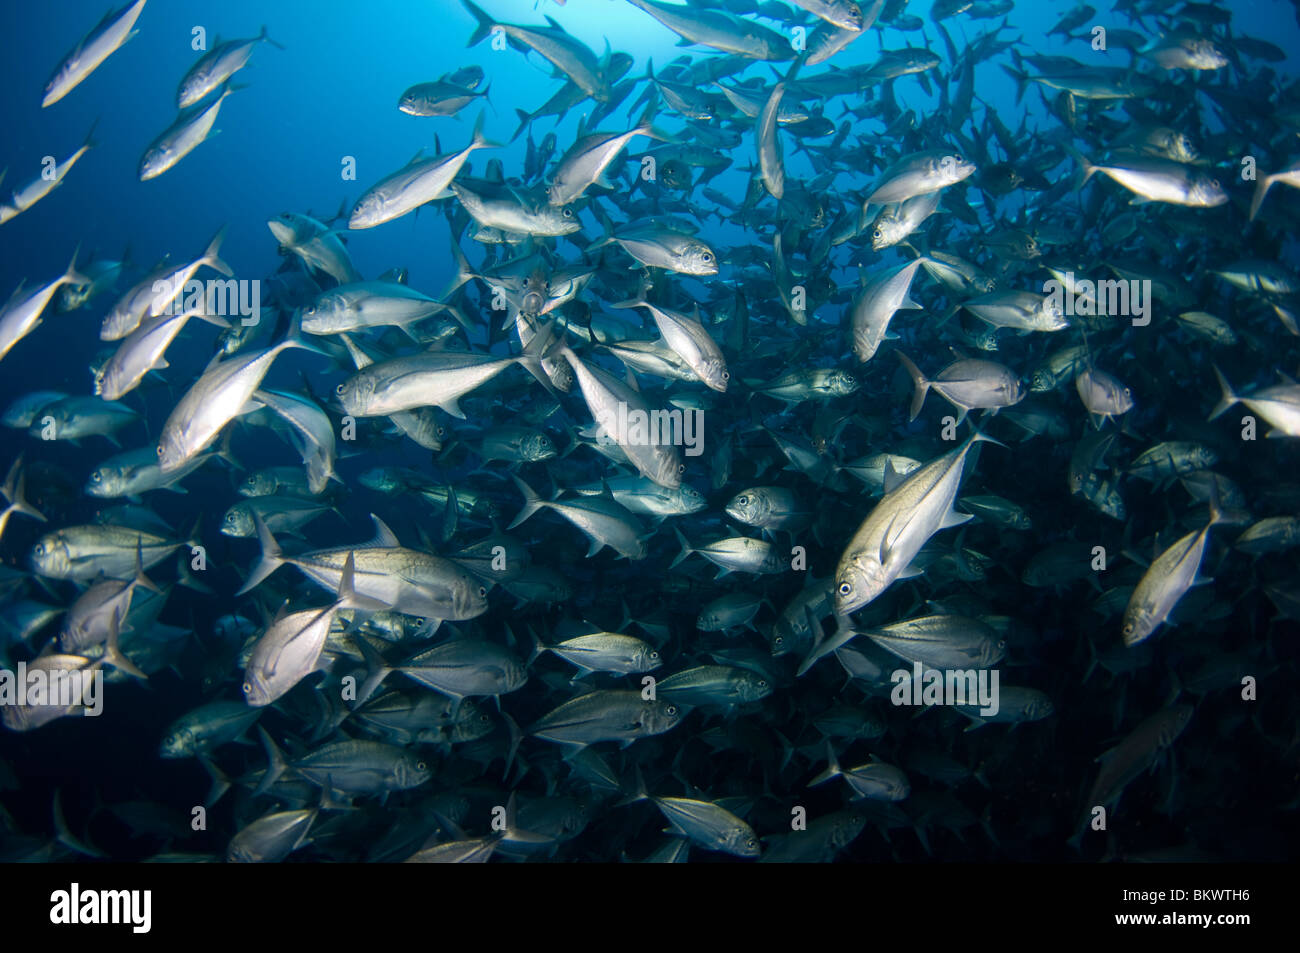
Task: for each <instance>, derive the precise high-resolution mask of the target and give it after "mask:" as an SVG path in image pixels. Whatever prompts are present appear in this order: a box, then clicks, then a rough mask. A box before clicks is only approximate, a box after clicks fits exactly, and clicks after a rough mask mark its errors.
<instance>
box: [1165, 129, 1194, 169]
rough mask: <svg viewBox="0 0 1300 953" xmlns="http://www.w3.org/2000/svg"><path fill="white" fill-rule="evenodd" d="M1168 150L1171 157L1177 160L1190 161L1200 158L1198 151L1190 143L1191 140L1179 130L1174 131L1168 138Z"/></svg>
mask: <svg viewBox="0 0 1300 953" xmlns="http://www.w3.org/2000/svg"><path fill="white" fill-rule="evenodd" d="M1169 151H1170V153H1171V158H1173V159H1175V160H1176V161H1178V162H1184V163H1192V162H1195V161H1196V160H1197V159H1199V158H1200V155H1201V154H1200V152H1199V151H1198V150H1197V148H1196V146H1194V145H1193V144H1192V140H1191V139H1190V138H1189V137H1188V136H1187V135H1185V134H1184V133H1181V132H1176V133H1174V134H1173V136H1171V137H1170V140H1169Z"/></svg>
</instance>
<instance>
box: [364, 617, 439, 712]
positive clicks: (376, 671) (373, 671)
mask: <svg viewBox="0 0 1300 953" xmlns="http://www.w3.org/2000/svg"><path fill="white" fill-rule="evenodd" d="M434 628H435V629H436V628H437V626H436V625H435V626H434ZM429 634H430V635H432V633H429ZM356 644H357V648H358V649H360V651H361V658H362V659H363V660H364V661H365V663H366V678H365V681H363V682H362V683H361V688H360V689H359V690H358V691H357V700H356V702H355V703H354V704H353V706H352V707H353V709H354V710H355V709H357V708H360V707H361V706H362V705H363V704H364V703H365V702H366V701H367V700H368V699H369V698H370V696H371V695H373V694H374V691H375V689H376V688H378V687H379V686H380V684H382V683H383V681H384V679H386V678H387V677H388V676H389V673H391V672H392V671H394V669H393V668H392V667H391V666H389V664H388V663H387V662H385V661H384V657H383V656H382V655H380V654H379V651H378V650H377V649H376V648H375V647H374V646H373V645H371V644H370V642H369V640H367V639H366V638H365V637H364V636H358V637H357V640H356Z"/></svg>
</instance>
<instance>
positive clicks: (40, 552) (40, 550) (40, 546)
mask: <svg viewBox="0 0 1300 953" xmlns="http://www.w3.org/2000/svg"><path fill="white" fill-rule="evenodd" d="M32 551H33V552H34V553H36V555H37V556H44V555H45V544H44V543H37V544H36V548H35V549H34V550H32Z"/></svg>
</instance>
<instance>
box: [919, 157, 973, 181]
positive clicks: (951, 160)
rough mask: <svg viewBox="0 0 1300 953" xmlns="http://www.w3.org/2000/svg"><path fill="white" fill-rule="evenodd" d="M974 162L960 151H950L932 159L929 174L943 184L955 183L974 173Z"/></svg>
mask: <svg viewBox="0 0 1300 953" xmlns="http://www.w3.org/2000/svg"><path fill="white" fill-rule="evenodd" d="M975 168H976V167H975V163H974V162H971V161H970V160H969V159H967V158H966V157H965V156H963V155H961V154H960V153H951V154H949V155H945V156H940V157H938V158H936V159H933V160H932V165H931V170H930V171H931V175H932V176H934V177H936V179H937V181H938V182H940V183H942V185H943V186H948V185H956V184H957V183H958V182H961V181H962V180H963V179H967V178H969V177H970V176H972V175H974V174H975Z"/></svg>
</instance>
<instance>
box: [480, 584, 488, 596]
mask: <svg viewBox="0 0 1300 953" xmlns="http://www.w3.org/2000/svg"><path fill="white" fill-rule="evenodd" d="M478 594H479V595H480V596H486V595H487V589H486V588H485V587H483V586H479V587H478Z"/></svg>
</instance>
